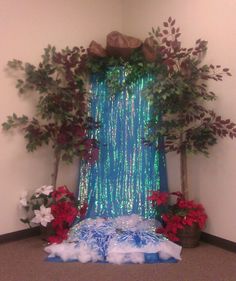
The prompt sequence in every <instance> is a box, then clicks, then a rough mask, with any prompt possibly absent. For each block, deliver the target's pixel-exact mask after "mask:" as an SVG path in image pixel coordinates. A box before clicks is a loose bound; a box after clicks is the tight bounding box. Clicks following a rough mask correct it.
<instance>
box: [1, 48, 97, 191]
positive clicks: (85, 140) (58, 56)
mask: <svg viewBox="0 0 236 281" xmlns="http://www.w3.org/2000/svg"><path fill="white" fill-rule="evenodd" d="M85 58H86V55H85V50H84V48H82V47H81V48H77V47H75V48H73V49H69V48H66V49H64V50H62V51H60V52H57V51H56V48H55V47H52V46H50V45H49V46H48V47H47V48H45V50H44V54H43V55H42V60H41V62H40V63H39V64H38V65H37V66H35V65H32V64H29V63H23V62H22V61H19V60H13V61H9V62H8V67H9V68H11V69H13V70H15V71H17V72H19V71H20V72H23V74H24V78H23V79H18V80H17V84H16V87H17V88H18V90H19V92H20V93H21V94H25V93H26V92H29V91H30V92H31V93H34V94H35V93H36V94H37V97H38V102H37V106H36V115H35V116H34V117H33V118H29V117H27V116H25V115H23V116H17V115H16V114H15V113H13V114H12V115H11V116H8V118H7V121H6V122H4V123H3V124H2V126H3V128H4V129H5V130H9V129H12V128H16V127H21V129H22V131H23V133H24V137H25V139H26V141H27V144H26V148H27V150H28V151H30V152H31V151H34V150H36V149H37V148H38V147H40V146H42V145H45V144H46V145H48V144H49V143H51V145H52V149H53V151H54V155H55V163H54V171H53V174H52V185H53V186H56V180H57V173H58V166H59V162H60V159H62V160H63V161H66V162H72V161H73V159H74V157H75V156H81V157H83V158H85V159H86V160H88V161H94V159H95V158H97V141H96V140H94V139H90V138H89V137H88V130H90V129H93V128H95V127H97V124H96V122H94V120H93V119H92V118H91V117H89V115H88V105H87V102H88V97H87V96H86V95H87V90H86V77H85V76H84V73H85V71H84V60H85Z"/></svg>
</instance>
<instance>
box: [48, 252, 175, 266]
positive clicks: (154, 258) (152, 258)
mask: <svg viewBox="0 0 236 281" xmlns="http://www.w3.org/2000/svg"><path fill="white" fill-rule="evenodd" d="M144 257H145V263H150V264H151V263H177V260H176V259H175V258H169V259H167V260H163V259H161V258H160V257H159V255H158V254H152V253H151V254H150V253H145V254H144ZM46 261H48V262H64V261H63V260H62V259H61V258H60V257H51V258H50V257H47V258H46ZM66 262H78V260H75V259H73V260H69V261H66ZM97 263H108V262H106V261H103V262H101V261H99V262H97Z"/></svg>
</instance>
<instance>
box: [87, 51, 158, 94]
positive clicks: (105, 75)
mask: <svg viewBox="0 0 236 281" xmlns="http://www.w3.org/2000/svg"><path fill="white" fill-rule="evenodd" d="M86 65H87V68H88V71H89V72H90V73H92V74H97V75H98V76H100V79H101V80H105V82H106V84H107V86H108V88H109V90H110V94H111V95H112V96H113V95H115V94H117V93H120V92H122V91H124V90H126V91H130V88H131V87H132V86H133V85H134V83H135V82H137V81H138V79H140V78H142V77H144V76H146V75H154V74H157V73H158V71H159V67H161V65H157V64H156V63H152V62H148V61H146V60H145V58H144V56H143V53H142V51H141V50H140V49H137V50H134V52H133V53H132V54H131V56H130V57H129V59H126V60H125V59H123V58H122V57H112V56H108V57H105V58H94V57H88V60H87V63H86ZM121 69H122V73H124V74H125V75H124V76H123V77H121Z"/></svg>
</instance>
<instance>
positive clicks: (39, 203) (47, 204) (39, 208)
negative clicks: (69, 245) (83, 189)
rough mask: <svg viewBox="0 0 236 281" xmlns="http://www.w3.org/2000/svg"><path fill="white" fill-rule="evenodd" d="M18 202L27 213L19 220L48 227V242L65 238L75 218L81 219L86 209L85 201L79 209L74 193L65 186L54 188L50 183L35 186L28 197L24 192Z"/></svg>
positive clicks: (58, 241) (57, 241)
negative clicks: (38, 186)
mask: <svg viewBox="0 0 236 281" xmlns="http://www.w3.org/2000/svg"><path fill="white" fill-rule="evenodd" d="M20 204H21V206H22V207H23V208H24V209H25V210H26V213H27V217H26V218H22V219H21V221H22V222H24V223H27V224H28V225H29V227H31V224H32V223H33V224H39V225H41V226H42V227H44V228H49V229H50V235H49V237H48V238H47V241H48V242H49V243H61V242H62V241H63V240H65V239H66V238H67V234H68V231H69V228H70V226H71V225H72V224H73V222H74V221H75V219H76V218H77V217H78V218H80V219H83V218H84V217H85V214H86V211H87V203H86V202H85V203H84V204H83V205H82V206H81V208H80V209H79V208H78V202H77V200H76V198H75V196H74V194H73V193H72V192H70V191H69V190H68V188H67V187H66V186H60V187H57V188H56V189H54V188H53V186H52V185H49V186H46V185H44V186H42V187H40V188H37V189H36V191H35V192H34V193H33V195H32V196H31V197H30V198H29V199H28V194H27V192H24V193H23V194H22V196H21V197H20Z"/></svg>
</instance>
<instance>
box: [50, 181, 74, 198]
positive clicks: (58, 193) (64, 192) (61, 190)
mask: <svg viewBox="0 0 236 281" xmlns="http://www.w3.org/2000/svg"><path fill="white" fill-rule="evenodd" d="M52 198H53V199H55V200H56V202H57V201H60V200H61V199H62V198H64V199H66V198H69V199H70V200H75V197H74V194H73V193H72V192H70V191H69V190H68V188H67V187H66V186H65V185H64V186H60V187H58V188H57V189H56V190H55V191H53V192H52Z"/></svg>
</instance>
